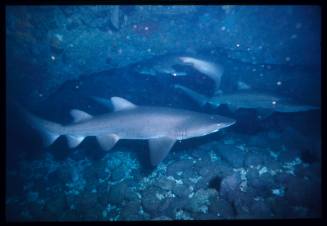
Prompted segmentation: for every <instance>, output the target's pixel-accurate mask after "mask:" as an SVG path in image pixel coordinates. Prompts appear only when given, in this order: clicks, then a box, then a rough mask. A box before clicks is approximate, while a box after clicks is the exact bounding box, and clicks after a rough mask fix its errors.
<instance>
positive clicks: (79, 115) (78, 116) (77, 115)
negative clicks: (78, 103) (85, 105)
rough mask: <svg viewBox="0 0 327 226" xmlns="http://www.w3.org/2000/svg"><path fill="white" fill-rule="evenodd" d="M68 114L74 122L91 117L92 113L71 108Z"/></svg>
mask: <svg viewBox="0 0 327 226" xmlns="http://www.w3.org/2000/svg"><path fill="white" fill-rule="evenodd" d="M70 115H71V116H72V117H73V119H74V122H80V121H84V120H88V119H91V118H92V115H90V114H88V113H86V112H84V111H81V110H77V109H73V110H71V111H70Z"/></svg>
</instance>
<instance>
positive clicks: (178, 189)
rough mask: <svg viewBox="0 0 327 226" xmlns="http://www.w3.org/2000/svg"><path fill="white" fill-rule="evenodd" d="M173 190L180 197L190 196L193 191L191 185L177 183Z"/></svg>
mask: <svg viewBox="0 0 327 226" xmlns="http://www.w3.org/2000/svg"><path fill="white" fill-rule="evenodd" d="M172 191H173V193H174V194H175V195H177V196H178V197H184V198H185V197H187V196H189V194H191V192H192V190H191V189H190V187H187V186H185V185H184V184H177V185H176V186H175V187H174V188H173V190H172Z"/></svg>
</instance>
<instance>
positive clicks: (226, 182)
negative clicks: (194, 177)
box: [219, 173, 241, 201]
mask: <svg viewBox="0 0 327 226" xmlns="http://www.w3.org/2000/svg"><path fill="white" fill-rule="evenodd" d="M240 183H241V176H240V174H239V173H234V174H233V175H231V176H227V177H225V178H223V179H222V181H221V185H220V191H219V194H220V195H221V197H223V198H225V199H226V200H228V201H232V200H233V197H234V193H235V192H236V191H238V190H239V185H240Z"/></svg>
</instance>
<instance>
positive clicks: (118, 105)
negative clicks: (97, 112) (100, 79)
mask: <svg viewBox="0 0 327 226" xmlns="http://www.w3.org/2000/svg"><path fill="white" fill-rule="evenodd" d="M111 103H112V105H113V107H114V110H115V111H121V110H127V109H132V108H135V107H136V105H135V104H133V103H131V102H129V101H128V100H125V99H124V98H121V97H111Z"/></svg>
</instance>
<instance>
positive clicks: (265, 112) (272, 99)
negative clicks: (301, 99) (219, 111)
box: [174, 85, 319, 117]
mask: <svg viewBox="0 0 327 226" xmlns="http://www.w3.org/2000/svg"><path fill="white" fill-rule="evenodd" d="M174 87H175V88H176V89H179V90H182V91H183V92H184V93H185V94H186V95H188V96H189V97H190V98H192V99H193V100H194V101H196V102H197V103H198V104H199V105H200V106H204V105H206V104H210V105H211V106H213V107H215V108H217V107H219V106H220V105H222V104H225V105H227V106H228V108H229V109H230V110H231V111H233V112H234V111H236V110H238V109H240V108H245V109H256V110H257V111H258V112H259V113H260V114H261V116H263V117H267V116H269V115H270V114H271V113H273V112H303V111H310V110H318V109H319V107H318V106H312V105H305V104H299V103H296V102H294V101H293V100H291V99H289V98H285V97H280V96H275V95H270V94H264V93H258V92H251V91H247V92H244V91H243V92H239V91H238V92H236V93H230V94H221V95H219V96H213V97H206V96H204V95H202V94H200V93H197V92H195V91H194V90H191V89H189V88H187V87H185V86H182V85H175V86H174Z"/></svg>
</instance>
